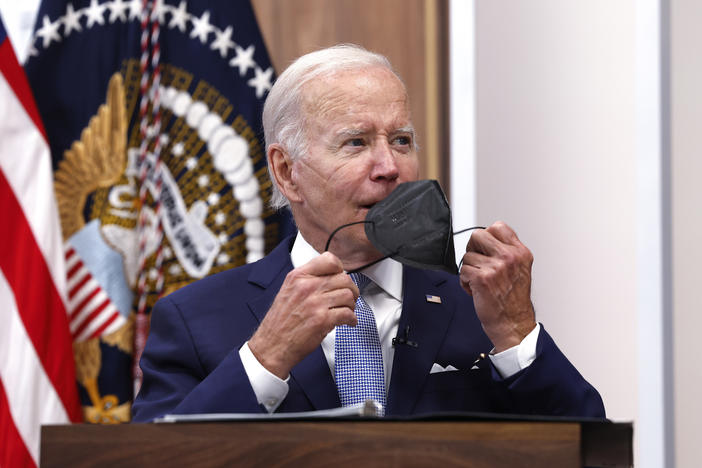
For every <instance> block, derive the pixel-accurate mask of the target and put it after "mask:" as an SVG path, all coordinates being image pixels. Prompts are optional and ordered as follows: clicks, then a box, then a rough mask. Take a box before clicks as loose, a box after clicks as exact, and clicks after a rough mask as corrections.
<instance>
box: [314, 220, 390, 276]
mask: <svg viewBox="0 0 702 468" xmlns="http://www.w3.org/2000/svg"><path fill="white" fill-rule="evenodd" d="M355 224H374V223H373V221H367V220H364V221H356V222H354V223H348V224H343V225H341V226H339V227H338V228H336V229H334V230H333V231H332V233H331V234H329V239H327V245H325V246H324V251H325V252H326V251H328V250H329V244H331V241H332V238H333V237H334V235H335V234H336V233H337V232H339V231H341V230H342V229H344V228H347V227H349V226H353V225H355ZM395 254H397V252H393V253H391V254H390V255H386V256H384V257H381V258H379V259H378V260H374V261H372V262H370V263H368V264H366V265H363V266H362V267H360V268H356V269H355V270H352V271H349V272H348V273H356V272H359V271H361V270H363V269H364V268H368V267H369V266H371V265H375V264H376V263H378V262H380V261H383V260H385V259H386V258H388V257H392V256H393V255H395Z"/></svg>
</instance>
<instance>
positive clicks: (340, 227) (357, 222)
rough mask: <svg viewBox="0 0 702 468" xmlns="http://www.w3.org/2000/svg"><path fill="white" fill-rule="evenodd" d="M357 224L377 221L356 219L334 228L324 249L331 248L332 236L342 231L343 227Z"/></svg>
mask: <svg viewBox="0 0 702 468" xmlns="http://www.w3.org/2000/svg"><path fill="white" fill-rule="evenodd" d="M355 224H375V223H373V221H366V220H363V221H356V222H353V223H349V224H342V225H341V226H339V227H338V228H336V229H334V230H333V231H332V233H331V234H329V239H327V245H325V246H324V251H325V252H326V251H328V250H329V244H331V241H332V238H333V237H334V235H335V234H336V233H337V232H339V231H341V230H342V229H344V228H347V227H349V226H353V225H355Z"/></svg>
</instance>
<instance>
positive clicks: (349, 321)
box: [329, 307, 358, 330]
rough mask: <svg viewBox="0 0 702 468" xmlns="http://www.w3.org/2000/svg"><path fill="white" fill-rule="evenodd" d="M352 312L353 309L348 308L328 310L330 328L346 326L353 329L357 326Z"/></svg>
mask: <svg viewBox="0 0 702 468" xmlns="http://www.w3.org/2000/svg"><path fill="white" fill-rule="evenodd" d="M353 310H354V309H353V308H349V307H335V308H333V309H329V317H330V318H331V321H332V327H331V328H334V327H336V326H338V325H348V326H350V327H355V326H356V325H358V318H357V317H356V313H355V312H354V311H353ZM331 328H330V330H331Z"/></svg>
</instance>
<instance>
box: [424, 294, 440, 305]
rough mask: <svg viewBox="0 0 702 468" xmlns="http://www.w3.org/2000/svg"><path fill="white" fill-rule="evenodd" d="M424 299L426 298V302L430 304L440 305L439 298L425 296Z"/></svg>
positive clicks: (430, 295)
mask: <svg viewBox="0 0 702 468" xmlns="http://www.w3.org/2000/svg"><path fill="white" fill-rule="evenodd" d="M426 297H427V302H431V303H432V304H441V298H440V297H439V296H434V295H432V294H427V295H426Z"/></svg>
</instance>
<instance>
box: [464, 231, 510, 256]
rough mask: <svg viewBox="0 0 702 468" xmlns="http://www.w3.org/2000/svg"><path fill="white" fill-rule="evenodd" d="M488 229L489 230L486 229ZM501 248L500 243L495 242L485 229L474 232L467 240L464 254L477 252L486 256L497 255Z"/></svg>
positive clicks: (493, 237)
mask: <svg viewBox="0 0 702 468" xmlns="http://www.w3.org/2000/svg"><path fill="white" fill-rule="evenodd" d="M488 229H489V228H488ZM502 248H503V244H502V242H500V241H499V240H497V239H496V238H495V236H493V235H492V234H491V233H490V232H489V231H488V230H487V229H482V230H479V231H475V232H474V233H473V235H471V236H470V239H469V240H468V245H467V246H466V252H478V253H481V254H485V255H488V256H492V255H498V254H499V253H500V252H501V250H502Z"/></svg>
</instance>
